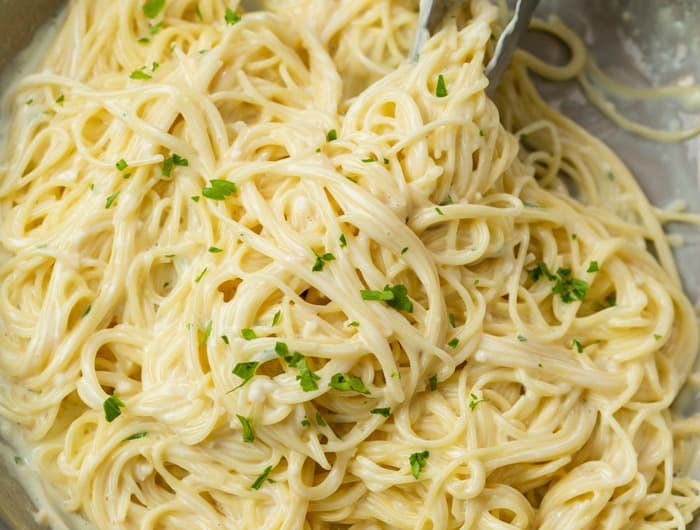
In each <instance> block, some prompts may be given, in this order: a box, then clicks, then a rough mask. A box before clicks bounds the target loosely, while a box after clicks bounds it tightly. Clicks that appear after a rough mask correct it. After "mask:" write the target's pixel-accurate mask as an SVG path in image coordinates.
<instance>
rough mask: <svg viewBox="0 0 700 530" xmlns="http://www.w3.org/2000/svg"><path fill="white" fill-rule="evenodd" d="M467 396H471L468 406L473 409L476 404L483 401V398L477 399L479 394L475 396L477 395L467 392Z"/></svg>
mask: <svg viewBox="0 0 700 530" xmlns="http://www.w3.org/2000/svg"><path fill="white" fill-rule="evenodd" d="M469 397H471V399H472V400H471V401H470V402H469V408H470V409H471V410H474V409H475V408H476V406H477V405H478V404H479V403H482V402H484V401H485V400H484V399H479V396H477V395H476V394H474V393H472V394H469Z"/></svg>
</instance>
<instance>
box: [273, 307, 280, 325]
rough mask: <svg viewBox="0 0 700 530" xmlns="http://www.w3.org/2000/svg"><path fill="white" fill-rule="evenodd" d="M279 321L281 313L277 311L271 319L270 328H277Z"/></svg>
mask: <svg viewBox="0 0 700 530" xmlns="http://www.w3.org/2000/svg"><path fill="white" fill-rule="evenodd" d="M280 320H282V311H277V313H275V316H273V317H272V326H273V327H274V326H277V325H278V324H279V323H280Z"/></svg>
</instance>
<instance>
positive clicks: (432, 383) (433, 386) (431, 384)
mask: <svg viewBox="0 0 700 530" xmlns="http://www.w3.org/2000/svg"><path fill="white" fill-rule="evenodd" d="M437 383H438V381H437V375H431V376H430V377H429V378H428V388H429V389H430V391H431V392H435V391H436V390H437Z"/></svg>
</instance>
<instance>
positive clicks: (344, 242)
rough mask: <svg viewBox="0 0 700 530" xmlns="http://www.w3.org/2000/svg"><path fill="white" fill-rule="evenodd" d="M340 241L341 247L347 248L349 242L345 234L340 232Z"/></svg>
mask: <svg viewBox="0 0 700 530" xmlns="http://www.w3.org/2000/svg"><path fill="white" fill-rule="evenodd" d="M339 241H340V248H345V247H347V246H348V242H347V240H346V239H345V234H340V238H339Z"/></svg>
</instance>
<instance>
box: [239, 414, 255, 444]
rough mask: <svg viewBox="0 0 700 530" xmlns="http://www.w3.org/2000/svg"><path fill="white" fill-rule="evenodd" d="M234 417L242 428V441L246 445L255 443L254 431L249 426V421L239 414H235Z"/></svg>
mask: <svg viewBox="0 0 700 530" xmlns="http://www.w3.org/2000/svg"><path fill="white" fill-rule="evenodd" d="M236 417H237V418H238V421H240V422H241V426H242V427H243V441H244V442H246V443H253V442H254V441H255V431H254V430H253V426H252V425H251V424H250V420H249V419H248V418H246V417H245V416H241V415H240V414H236Z"/></svg>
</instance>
